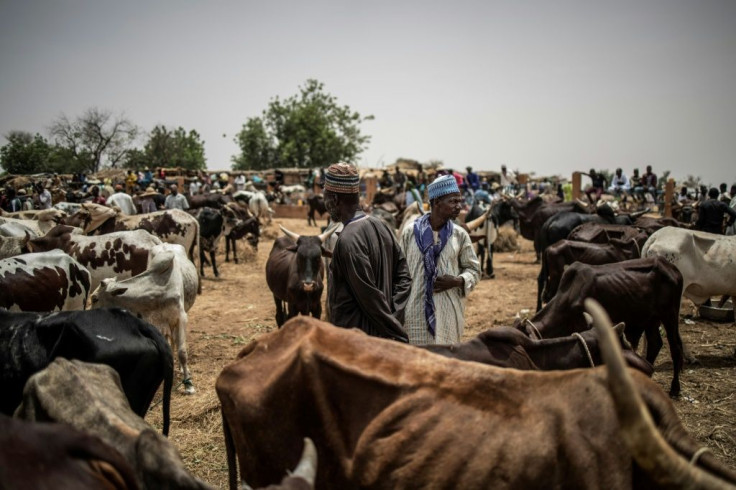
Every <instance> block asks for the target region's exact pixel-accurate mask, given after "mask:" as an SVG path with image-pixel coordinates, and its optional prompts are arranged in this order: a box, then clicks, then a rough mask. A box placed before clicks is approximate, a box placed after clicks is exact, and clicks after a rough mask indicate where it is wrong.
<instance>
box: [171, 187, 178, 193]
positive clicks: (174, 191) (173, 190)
mask: <svg viewBox="0 0 736 490" xmlns="http://www.w3.org/2000/svg"><path fill="white" fill-rule="evenodd" d="M178 192H179V189H178V188H177V187H176V186H175V185H172V186H171V193H172V194H173V195H176V194H177V193H178Z"/></svg>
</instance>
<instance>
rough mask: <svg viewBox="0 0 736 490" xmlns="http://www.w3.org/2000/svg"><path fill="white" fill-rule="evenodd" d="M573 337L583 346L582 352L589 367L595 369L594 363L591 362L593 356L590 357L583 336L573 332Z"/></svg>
mask: <svg viewBox="0 0 736 490" xmlns="http://www.w3.org/2000/svg"><path fill="white" fill-rule="evenodd" d="M573 336H574V337H577V339H578V340H579V341H580V343H581V344H583V350H585V354H586V355H587V356H588V361H589V362H590V367H595V363H594V362H593V356H591V355H590V351H589V350H588V344H586V343H585V339H584V338H583V336H582V335H580V334H579V333H577V332H573Z"/></svg>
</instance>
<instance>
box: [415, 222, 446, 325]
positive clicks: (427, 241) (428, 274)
mask: <svg viewBox="0 0 736 490" xmlns="http://www.w3.org/2000/svg"><path fill="white" fill-rule="evenodd" d="M429 216H430V214H429V213H427V214H425V215H424V216H422V217H420V218H419V219H417V220H416V221H415V222H414V240H415V241H416V242H417V246H418V247H419V251H420V252H421V253H422V255H423V256H424V258H423V262H424V278H425V280H426V284H425V289H424V315H425V317H426V318H427V329H428V330H429V333H431V334H432V337H434V336H435V333H434V332H435V326H436V324H437V319H436V318H435V314H434V292H433V290H434V281H435V279H437V261H438V260H439V257H440V254H441V253H442V249H443V248H445V245H447V240H448V239H449V238H450V235H451V234H452V221H450V220H448V221H447V223H445V226H443V227H442V228H441V229H440V242H439V243H438V244H436V245H435V243H434V235H433V233H432V227H431V226H430V224H429Z"/></svg>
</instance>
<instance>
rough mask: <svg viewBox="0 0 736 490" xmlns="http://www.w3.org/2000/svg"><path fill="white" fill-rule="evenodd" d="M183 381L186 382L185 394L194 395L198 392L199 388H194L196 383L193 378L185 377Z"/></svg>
mask: <svg viewBox="0 0 736 490" xmlns="http://www.w3.org/2000/svg"><path fill="white" fill-rule="evenodd" d="M182 383H183V384H184V394H186V395H193V394H195V393H196V392H197V390H196V389H194V384H193V383H192V380H191V379H185V380H184V381H182Z"/></svg>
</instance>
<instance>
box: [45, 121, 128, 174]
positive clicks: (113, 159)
mask: <svg viewBox="0 0 736 490" xmlns="http://www.w3.org/2000/svg"><path fill="white" fill-rule="evenodd" d="M49 131H50V133H51V136H52V137H53V138H54V139H55V141H56V144H57V145H59V146H61V147H63V148H65V149H67V150H68V151H69V153H70V155H71V156H72V158H74V159H76V160H77V161H79V162H80V163H82V164H83V165H84V167H86V168H87V169H89V171H90V172H97V171H99V170H100V167H101V166H102V165H103V161H104V163H106V164H108V165H110V166H111V167H115V166H116V165H117V164H118V162H120V161H121V159H122V158H123V157H124V156H125V152H126V151H127V150H128V149H130V147H131V146H132V143H133V142H134V141H135V139H136V137H137V135H138V128H137V127H136V126H135V125H134V124H133V123H131V122H130V121H129V120H128V119H127V118H126V117H125V115H124V114H121V115H119V116H113V113H112V111H109V110H105V109H98V108H97V107H93V108H91V109H87V110H86V111H85V112H84V114H83V115H82V116H81V117H78V118H76V119H75V120H73V121H72V120H70V119H69V118H68V117H67V116H66V115H65V114H62V115H61V116H59V117H58V118H57V119H56V120H55V121H54V122H53V123H52V125H51V127H50V128H49Z"/></svg>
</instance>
